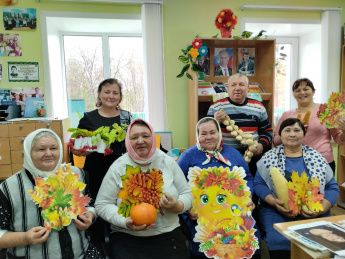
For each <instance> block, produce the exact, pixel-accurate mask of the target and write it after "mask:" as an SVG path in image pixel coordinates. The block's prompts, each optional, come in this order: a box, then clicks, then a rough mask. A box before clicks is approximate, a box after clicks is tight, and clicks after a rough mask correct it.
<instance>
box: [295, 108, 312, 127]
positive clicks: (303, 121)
mask: <svg viewBox="0 0 345 259" xmlns="http://www.w3.org/2000/svg"><path fill="white" fill-rule="evenodd" d="M309 118H310V111H307V112H306V113H305V115H304V117H303V119H302V114H301V113H299V114H298V115H297V119H299V120H300V121H301V122H302V123H303V125H304V126H307V125H308V122H309Z"/></svg>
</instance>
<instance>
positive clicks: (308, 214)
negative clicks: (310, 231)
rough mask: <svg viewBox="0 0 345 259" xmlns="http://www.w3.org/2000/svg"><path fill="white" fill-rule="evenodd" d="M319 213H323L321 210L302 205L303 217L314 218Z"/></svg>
mask: <svg viewBox="0 0 345 259" xmlns="http://www.w3.org/2000/svg"><path fill="white" fill-rule="evenodd" d="M319 215H321V214H320V213H319V212H316V211H313V210H310V209H309V208H308V207H306V208H305V207H304V206H302V209H301V216H302V217H304V218H306V219H313V218H316V217H318V216H319Z"/></svg>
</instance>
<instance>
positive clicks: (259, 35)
mask: <svg viewBox="0 0 345 259" xmlns="http://www.w3.org/2000/svg"><path fill="white" fill-rule="evenodd" d="M265 32H266V31H265V30H261V31H260V32H259V33H258V35H256V37H259V38H260V37H262V35H264V33H265Z"/></svg>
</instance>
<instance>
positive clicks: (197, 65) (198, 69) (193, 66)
mask: <svg viewBox="0 0 345 259" xmlns="http://www.w3.org/2000/svg"><path fill="white" fill-rule="evenodd" d="M192 70H193V71H194V72H196V73H199V72H203V69H202V67H201V66H200V65H199V64H196V63H194V64H193V65H192Z"/></svg>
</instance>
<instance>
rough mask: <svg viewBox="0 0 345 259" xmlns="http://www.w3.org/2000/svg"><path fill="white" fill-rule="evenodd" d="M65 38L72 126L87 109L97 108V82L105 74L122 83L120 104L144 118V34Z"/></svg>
mask: <svg viewBox="0 0 345 259" xmlns="http://www.w3.org/2000/svg"><path fill="white" fill-rule="evenodd" d="M103 41H108V42H103ZM63 42H64V44H63V46H64V48H63V49H64V57H65V75H66V76H65V77H66V90H67V98H68V111H69V116H70V118H71V126H72V127H77V126H78V122H79V117H80V116H82V115H83V113H84V112H85V111H91V110H94V109H95V108H96V100H97V89H98V85H99V83H100V82H101V81H102V80H103V78H104V75H105V74H109V75H110V77H114V78H117V79H119V80H120V81H121V82H122V84H123V89H122V93H123V100H122V102H121V104H120V106H121V108H122V109H125V110H128V111H131V112H132V114H133V116H134V117H135V118H137V117H140V118H143V119H145V114H144V107H145V103H144V85H143V52H142V49H143V48H142V38H141V37H110V36H103V37H102V36H72V35H65V36H63ZM102 53H109V54H108V55H107V54H105V55H107V56H109V59H106V58H103V55H102ZM108 60H109V62H108V64H107V63H106V61H108ZM105 70H107V71H106V72H105Z"/></svg>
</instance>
